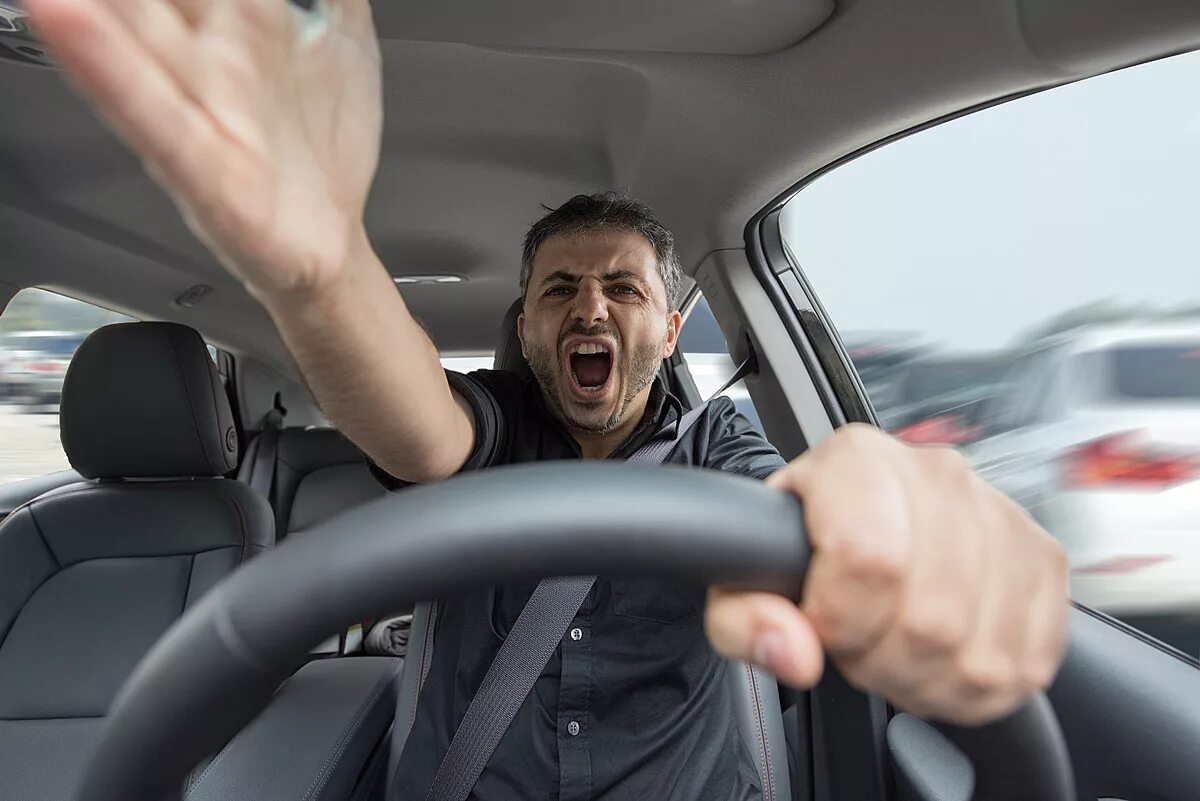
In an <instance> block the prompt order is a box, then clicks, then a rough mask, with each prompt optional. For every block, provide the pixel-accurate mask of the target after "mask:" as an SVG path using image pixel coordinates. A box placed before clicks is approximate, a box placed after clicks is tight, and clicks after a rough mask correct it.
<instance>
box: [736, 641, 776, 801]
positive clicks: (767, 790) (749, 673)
mask: <svg viewBox="0 0 1200 801" xmlns="http://www.w3.org/2000/svg"><path fill="white" fill-rule="evenodd" d="M742 669H743V670H745V671H746V679H747V680H748V681H749V683H750V700H751V704H752V705H753V707H754V710H753V712H754V717H755V721H756V722H757V723H759V724H761V721H762V715H761V714H759V706H758V687H757V685H756V684H755V682H754V669H753V668H752V667H750V663H749V662H743V663H742ZM754 733H755V734H756V735H757V736H758V758H759V764H760V765H762V769H763V772H762V775H761V777H760V778H761V779H762V783H763V788H762V789H763V797H764V798H765V799H767V801H770V799H771V779H770V777H769V776H768V772H767V755H766V747H765V746H764V744H763V739H764V737H763V729H762V726H761V725H757V726H755V729H754Z"/></svg>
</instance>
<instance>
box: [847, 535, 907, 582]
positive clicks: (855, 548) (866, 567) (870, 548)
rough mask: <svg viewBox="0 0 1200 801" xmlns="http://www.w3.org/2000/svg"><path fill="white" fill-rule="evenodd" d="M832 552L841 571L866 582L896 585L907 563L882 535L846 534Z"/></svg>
mask: <svg viewBox="0 0 1200 801" xmlns="http://www.w3.org/2000/svg"><path fill="white" fill-rule="evenodd" d="M829 551H830V553H829V556H830V557H831V561H834V562H836V563H837V565H838V567H839V568H840V571H839V572H842V571H844V572H845V573H847V574H849V575H850V576H852V577H854V578H856V579H857V580H859V581H862V582H864V583H869V584H872V585H876V586H879V587H882V588H886V587H892V586H895V585H897V584H899V583H900V581H901V579H902V578H903V576H904V564H903V563H902V561H901V559H900V557H899V555H898V554H897V553H896V550H895V549H894V548H892V547H890V546H889V545H888V544H887V543H886V542H885V541H884V540H883V538H882V537H877V536H862V535H857V536H856V535H845V536H842V537H838V538H836V539H835V540H834V541H833V543H831V544H830V546H829Z"/></svg>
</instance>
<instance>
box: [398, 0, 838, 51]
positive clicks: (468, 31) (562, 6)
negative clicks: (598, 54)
mask: <svg viewBox="0 0 1200 801" xmlns="http://www.w3.org/2000/svg"><path fill="white" fill-rule="evenodd" d="M374 9H375V23H376V26H377V27H378V29H379V33H380V36H382V37H383V38H385V39H400V40H409V41H433V42H457V43H462V44H470V45H476V46H478V47H489V48H505V49H508V48H517V49H528V48H534V49H550V50H609V51H638V52H662V53H724V54H731V55H753V54H759V53H773V52H776V51H778V50H783V49H785V48H788V47H791V46H792V45H794V44H796V43H797V42H799V41H800V40H801V39H803V38H805V37H806V36H808V35H809V34H810V33H812V32H813V31H815V30H816V29H817V28H819V27H820V26H821V25H822V24H823V23H824V22H825V20H827V19H829V17H830V15H831V14H832V13H833V10H834V0H751V1H750V2H747V0H606V1H605V2H601V3H598V2H596V1H595V0H509V2H505V3H497V2H494V0H440V2H437V3H398V2H395V0H376V2H375V3H374Z"/></svg>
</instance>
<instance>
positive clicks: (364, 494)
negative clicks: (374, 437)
mask: <svg viewBox="0 0 1200 801" xmlns="http://www.w3.org/2000/svg"><path fill="white" fill-rule="evenodd" d="M260 444H261V437H255V438H254V440H253V441H252V442H251V443H250V446H249V447H248V448H247V451H246V458H245V459H244V460H243V462H242V465H241V467H240V468H239V470H238V479H239V480H241V481H243V482H245V483H247V484H249V483H251V481H252V479H253V477H254V476H253V473H254V470H255V466H256V465H257V464H258V461H259V460H258V449H259V446H260ZM386 494H387V490H385V489H384V488H383V487H382V486H381V485H380V483H379V482H378V481H376V480H375V478H374V476H372V475H371V472H370V470H369V469H368V467H367V458H366V456H365V455H363V452H362V451H361V450H359V449H358V447H357V446H355V445H354V443H352V442H350V440H348V439H346V438H345V437H344V436H342V434H340V433H339V432H337V431H335V430H334V429H331V428H285V429H283V430H282V431H281V432H279V446H278V452H277V456H276V463H275V480H274V481H273V482H272V485H271V491H270V493H269V495H268V500H270V502H271V508H272V509H274V511H275V531H276V540H277V541H282V540H284V539H286V538H287V537H289V536H291V535H293V534H300V533H302V532H304V531H307V530H308V529H310V528H312V527H313V526H315V525H317V524H318V523H320V522H321V521H323V520H325V519H327V518H329V517H332V516H334V515H336V514H338V513H339V512H343V511H345V510H347V509H351V508H353V507H355V506H358V505H360V504H363V503H366V502H368V501H372V500H375V499H376V498H380V497H383V496H384V495H386Z"/></svg>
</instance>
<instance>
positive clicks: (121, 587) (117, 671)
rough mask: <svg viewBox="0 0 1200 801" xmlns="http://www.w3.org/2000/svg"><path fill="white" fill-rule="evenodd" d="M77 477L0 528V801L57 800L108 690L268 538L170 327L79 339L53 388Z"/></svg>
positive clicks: (201, 365) (214, 392)
mask: <svg viewBox="0 0 1200 801" xmlns="http://www.w3.org/2000/svg"><path fill="white" fill-rule="evenodd" d="M60 421H61V436H62V444H63V448H64V450H65V451H66V454H67V457H68V459H69V460H70V462H71V466H72V467H73V468H74V469H75V470H77V471H78V472H79V473H80V474H81V475H82V476H84V477H85V478H86V480H85V481H82V482H79V483H75V484H71V485H68V486H66V487H63V488H61V489H57V490H54V491H52V492H50V493H48V494H46V495H43V496H41V497H39V498H36V499H34V500H32V501H30V502H29V503H27V504H25V505H24V506H22V507H20V508H18V509H16V510H14V511H13V512H12V514H10V515H9V516H8V517H7V518H5V519H4V521H3V522H2V523H0V801H43V799H45V801H50V800H51V799H53V800H54V801H59V800H60V799H68V798H71V797H72V796H73V792H74V783H75V781H76V777H77V775H78V773H79V771H80V769H81V768H82V766H83V764H84V762H85V760H86V759H87V757H88V755H89V754H90V752H91V750H92V748H93V746H94V744H95V743H96V741H97V738H98V735H99V734H100V732H101V730H102V728H103V726H104V718H105V715H106V713H107V711H108V709H109V706H110V704H111V703H112V701H113V698H114V696H115V694H116V692H117V690H118V689H119V688H120V687H121V685H122V683H123V682H124V681H125V679H126V677H127V676H128V675H129V674H130V672H131V671H132V670H133V668H134V666H135V665H136V664H137V663H138V661H139V660H140V659H141V658H142V656H143V655H144V654H145V653H146V651H147V650H148V649H149V648H150V647H151V646H152V645H153V644H154V643H155V641H156V640H158V638H159V637H160V636H161V635H162V634H163V633H164V632H165V631H166V630H167V628H168V627H169V626H170V625H171V624H172V623H174V622H175V621H176V620H177V619H178V618H179V617H180V615H182V614H183V612H184V611H186V610H187V609H188V608H189V607H191V606H192V605H193V604H195V603H196V601H197V600H198V599H199V598H200V597H201V596H202V595H203V594H204V593H205V592H206V591H207V590H208V589H210V588H211V587H212V586H213V585H214V584H216V582H217V581H219V580H220V579H221V578H223V577H224V576H226V575H227V574H228V573H229V572H230V571H232V570H233V569H234V568H235V567H237V566H238V565H239V564H240V563H242V562H243V561H245V560H247V559H249V558H251V557H253V556H254V555H255V554H257V553H259V552H261V551H262V550H263V549H265V548H268V547H270V546H271V545H272V543H273V542H274V528H273V526H272V521H271V512H270V509H269V507H268V506H267V503H266V501H265V500H264V499H263V498H261V497H260V496H258V495H257V494H256V493H254V492H253V491H251V490H250V488H249V487H247V486H246V485H244V484H242V483H240V482H237V481H234V480H230V479H226V478H223V476H224V475H225V474H227V473H229V472H230V471H231V470H233V468H234V466H235V465H236V463H237V455H238V443H237V437H236V434H235V432H234V427H233V417H232V414H231V412H230V408H229V404H228V401H227V400H226V396H225V393H224V391H223V389H222V387H221V384H220V380H219V378H218V377H217V373H216V369H215V365H214V364H213V363H212V360H211V359H210V358H209V356H208V352H207V349H206V348H205V345H204V341H203V340H202V339H201V338H200V335H199V334H197V333H196V332H195V331H193V330H192V329H190V328H187V327H185V326H182V325H176V324H173V323H126V324H120V325H112V326H107V327H105V328H101V329H99V330H97V331H96V332H95V333H93V334H92V335H91V336H90V337H88V338H87V340H86V341H85V342H84V343H83V345H82V346H80V348H79V350H78V352H77V353H76V355H75V358H74V360H73V361H72V363H71V366H70V369H69V370H68V372H67V376H66V380H65V383H64V385H63V393H62V403H61V411H60Z"/></svg>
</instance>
